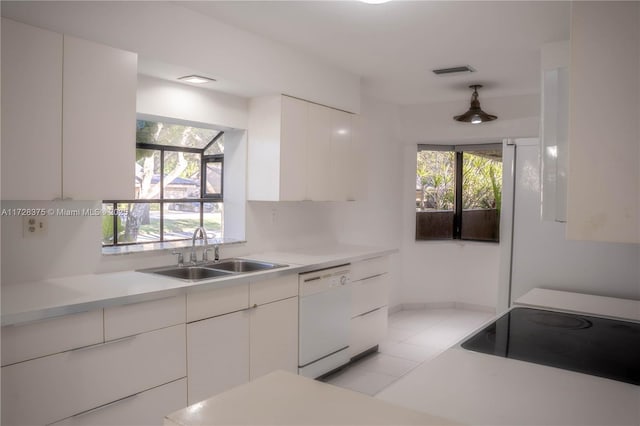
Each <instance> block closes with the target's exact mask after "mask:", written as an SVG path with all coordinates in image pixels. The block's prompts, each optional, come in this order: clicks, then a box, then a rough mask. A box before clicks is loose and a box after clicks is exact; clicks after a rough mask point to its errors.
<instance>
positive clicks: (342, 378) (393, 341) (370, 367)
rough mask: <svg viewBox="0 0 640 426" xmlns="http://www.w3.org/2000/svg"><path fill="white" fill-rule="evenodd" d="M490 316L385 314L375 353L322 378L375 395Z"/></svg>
mask: <svg viewBox="0 0 640 426" xmlns="http://www.w3.org/2000/svg"><path fill="white" fill-rule="evenodd" d="M493 317H494V315H493V314H491V313H489V312H483V311H473V310H468V309H453V308H452V309H411V310H403V311H399V312H396V313H394V314H392V315H390V316H389V332H388V335H387V338H386V339H385V340H384V341H383V342H381V343H380V345H379V352H378V353H376V354H372V355H370V356H367V357H366V358H363V359H362V360H360V361H358V362H357V363H354V364H352V365H350V366H349V367H346V368H345V369H343V370H342V371H339V372H337V373H335V374H333V375H332V376H330V377H328V378H326V379H325V381H326V382H327V383H331V384H333V385H336V386H340V387H343V388H347V389H351V390H354V391H357V392H361V393H365V394H367V395H375V394H377V393H378V392H380V391H381V390H383V389H384V388H386V387H387V386H389V385H390V384H391V383H393V382H395V381H396V380H398V379H399V378H400V377H402V376H404V375H405V374H411V370H413V369H414V368H416V367H417V366H418V365H420V364H422V363H424V362H429V360H431V359H433V358H435V357H436V356H438V355H439V354H440V353H441V352H443V351H444V350H446V349H447V348H449V347H451V346H452V345H453V344H455V343H457V342H458V341H459V340H461V339H462V338H463V337H465V336H466V335H468V334H470V333H471V332H472V331H474V330H475V329H477V328H478V327H480V326H481V325H482V324H484V323H485V322H487V321H488V320H489V319H491V318H493Z"/></svg>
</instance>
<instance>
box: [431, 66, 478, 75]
mask: <svg viewBox="0 0 640 426" xmlns="http://www.w3.org/2000/svg"><path fill="white" fill-rule="evenodd" d="M475 71H476V70H475V69H473V68H472V67H470V66H469V65H462V66H459V67H451V68H440V69H437V70H433V73H434V74H435V75H451V74H462V73H467V72H475Z"/></svg>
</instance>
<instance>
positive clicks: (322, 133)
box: [248, 95, 360, 201]
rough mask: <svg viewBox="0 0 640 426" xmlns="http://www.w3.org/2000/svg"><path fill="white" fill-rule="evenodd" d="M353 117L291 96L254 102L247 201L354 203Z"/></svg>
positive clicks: (250, 128)
mask: <svg viewBox="0 0 640 426" xmlns="http://www.w3.org/2000/svg"><path fill="white" fill-rule="evenodd" d="M353 120H354V116H353V114H350V113H347V112H344V111H339V110H336V109H333V108H328V107H325V106H322V105H318V104H314V103H311V102H307V101H304V100H300V99H295V98H291V97H288V96H280V95H279V96H269V97H262V98H255V99H252V100H251V104H250V116H249V161H248V163H249V166H248V176H249V179H248V181H249V183H248V194H249V196H248V198H249V199H250V200H261V201H302V200H311V201H346V200H352V199H355V193H356V190H355V188H356V186H357V185H356V182H357V178H359V175H357V173H359V172H360V168H359V167H357V165H356V163H357V161H356V159H357V158H359V156H357V155H356V154H357V153H356V151H355V150H354V141H353V137H352V133H353Z"/></svg>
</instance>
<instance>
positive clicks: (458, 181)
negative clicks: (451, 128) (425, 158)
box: [415, 142, 504, 243]
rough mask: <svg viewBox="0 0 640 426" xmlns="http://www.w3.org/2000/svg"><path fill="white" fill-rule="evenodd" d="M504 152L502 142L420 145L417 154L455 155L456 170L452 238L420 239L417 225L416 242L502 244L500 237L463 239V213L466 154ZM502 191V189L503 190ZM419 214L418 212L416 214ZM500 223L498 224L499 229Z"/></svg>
mask: <svg viewBox="0 0 640 426" xmlns="http://www.w3.org/2000/svg"><path fill="white" fill-rule="evenodd" d="M494 150H500V152H502V151H503V150H504V149H503V145H502V143H500V142H493V143H481V144H458V145H439V144H418V147H417V150H416V153H419V152H421V151H440V152H454V153H455V164H454V166H455V170H454V184H455V185H454V208H453V229H452V234H451V238H419V237H418V228H417V224H416V230H415V240H416V241H450V240H460V241H476V242H482V243H500V237H499V236H498V239H497V240H481V239H473V238H463V237H462V213H463V199H462V195H463V172H464V167H463V164H464V153H465V152H469V153H471V152H477V151H494ZM501 190H502V188H501ZM417 213H419V212H418V211H416V214H417ZM499 226H500V223H498V227H499Z"/></svg>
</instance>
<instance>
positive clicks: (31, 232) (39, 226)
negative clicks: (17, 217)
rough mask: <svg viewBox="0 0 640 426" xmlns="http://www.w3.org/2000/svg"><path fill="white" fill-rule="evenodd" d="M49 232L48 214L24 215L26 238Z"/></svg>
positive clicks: (23, 230) (23, 232)
mask: <svg viewBox="0 0 640 426" xmlns="http://www.w3.org/2000/svg"><path fill="white" fill-rule="evenodd" d="M46 233H47V217H46V216H24V217H23V218H22V234H23V237H24V238H28V237H32V236H35V235H44V234H46Z"/></svg>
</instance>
